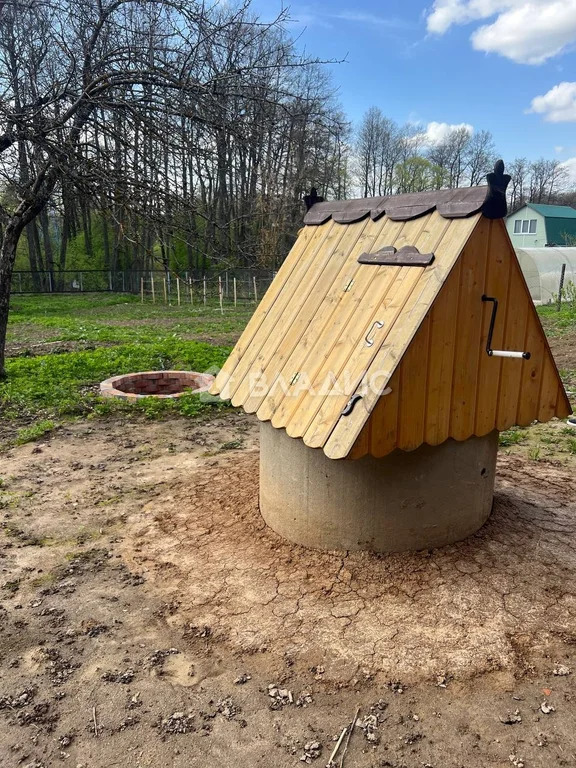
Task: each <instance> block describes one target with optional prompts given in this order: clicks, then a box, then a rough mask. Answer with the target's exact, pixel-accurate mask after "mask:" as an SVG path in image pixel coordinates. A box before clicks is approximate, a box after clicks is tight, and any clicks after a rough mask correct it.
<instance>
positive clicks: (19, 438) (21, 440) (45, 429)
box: [15, 419, 56, 445]
mask: <svg viewBox="0 0 576 768" xmlns="http://www.w3.org/2000/svg"><path fill="white" fill-rule="evenodd" d="M55 426H56V425H55V424H54V422H53V421H49V420H48V419H46V420H44V421H37V422H36V423H35V424H32V425H31V426H30V427H22V429H19V430H18V434H17V435H16V440H15V442H16V445H24V444H25V443H33V442H34V441H35V440H38V439H39V438H41V437H44V435H47V434H49V433H50V432H52V430H53V429H54V427H55Z"/></svg>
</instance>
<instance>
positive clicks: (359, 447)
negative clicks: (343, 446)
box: [346, 421, 372, 459]
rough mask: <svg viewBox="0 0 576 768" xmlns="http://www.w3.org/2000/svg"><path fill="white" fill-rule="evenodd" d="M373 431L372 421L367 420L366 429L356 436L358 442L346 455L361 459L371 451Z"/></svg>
mask: <svg viewBox="0 0 576 768" xmlns="http://www.w3.org/2000/svg"><path fill="white" fill-rule="evenodd" d="M371 432H372V427H371V423H370V422H369V421H367V422H366V424H364V429H363V430H362V432H360V434H359V435H358V437H357V438H356V442H355V443H354V445H353V446H352V450H351V451H350V453H349V454H348V456H347V457H346V458H347V459H361V458H362V457H363V456H366V454H368V453H370V445H371Z"/></svg>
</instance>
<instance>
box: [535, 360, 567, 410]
mask: <svg viewBox="0 0 576 768" xmlns="http://www.w3.org/2000/svg"><path fill="white" fill-rule="evenodd" d="M559 395H560V392H559V387H558V373H557V372H556V365H555V363H554V360H553V359H552V355H551V354H550V353H549V352H548V351H547V350H546V353H545V355H544V370H543V371H542V386H541V390H540V399H539V403H538V415H537V417H536V418H537V419H538V421H542V422H544V421H549V420H550V419H552V418H553V417H554V416H556V403H557V402H558V403H559V404H560V405H561V400H560V399H559ZM569 413H571V411H568V412H567V413H565V414H562V415H564V416H568V415H569ZM558 415H560V414H558Z"/></svg>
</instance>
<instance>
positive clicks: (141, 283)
mask: <svg viewBox="0 0 576 768" xmlns="http://www.w3.org/2000/svg"><path fill="white" fill-rule="evenodd" d="M140 302H141V303H142V304H144V278H143V277H141V278H140Z"/></svg>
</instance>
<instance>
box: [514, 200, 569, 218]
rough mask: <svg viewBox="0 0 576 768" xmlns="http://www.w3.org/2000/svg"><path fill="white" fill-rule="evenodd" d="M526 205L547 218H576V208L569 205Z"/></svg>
mask: <svg viewBox="0 0 576 768" xmlns="http://www.w3.org/2000/svg"><path fill="white" fill-rule="evenodd" d="M526 205H527V207H528V208H532V209H533V210H534V211H536V213H539V214H540V215H541V216H544V217H545V218H554V219H576V208H571V207H570V206H569V205H543V204H541V203H526ZM520 210H521V209H520ZM516 213H518V211H516Z"/></svg>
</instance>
